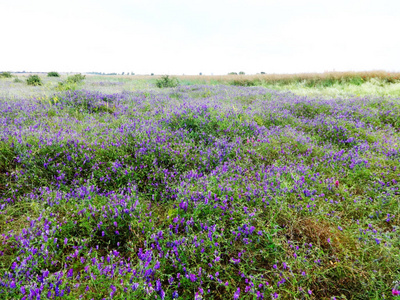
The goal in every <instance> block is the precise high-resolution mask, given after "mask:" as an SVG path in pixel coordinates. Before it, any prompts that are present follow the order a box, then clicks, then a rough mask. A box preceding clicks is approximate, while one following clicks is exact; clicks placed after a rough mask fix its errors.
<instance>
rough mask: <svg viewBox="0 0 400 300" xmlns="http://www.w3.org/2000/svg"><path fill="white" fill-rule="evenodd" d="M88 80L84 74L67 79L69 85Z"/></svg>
mask: <svg viewBox="0 0 400 300" xmlns="http://www.w3.org/2000/svg"><path fill="white" fill-rule="evenodd" d="M85 78H86V76H85V75H82V74H80V73H79V74H75V75H72V76H68V78H67V83H80V82H82V81H83V80H84V79H85Z"/></svg>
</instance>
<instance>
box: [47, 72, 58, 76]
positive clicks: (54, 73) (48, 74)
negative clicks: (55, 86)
mask: <svg viewBox="0 0 400 300" xmlns="http://www.w3.org/2000/svg"><path fill="white" fill-rule="evenodd" d="M47 77H60V74H58V73H57V72H54V71H53V72H49V73H47Z"/></svg>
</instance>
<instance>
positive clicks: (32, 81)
mask: <svg viewBox="0 0 400 300" xmlns="http://www.w3.org/2000/svg"><path fill="white" fill-rule="evenodd" d="M26 83H27V84H28V85H34V86H38V85H43V82H42V79H40V77H39V76H38V75H31V76H29V77H28V79H27V80H26Z"/></svg>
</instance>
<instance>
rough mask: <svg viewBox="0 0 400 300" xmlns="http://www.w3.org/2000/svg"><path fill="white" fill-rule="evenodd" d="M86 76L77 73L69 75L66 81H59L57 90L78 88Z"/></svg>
mask: <svg viewBox="0 0 400 300" xmlns="http://www.w3.org/2000/svg"><path fill="white" fill-rule="evenodd" d="M85 78H86V76H85V75H82V74H75V75H72V76H68V78H67V79H66V80H65V81H62V82H59V83H58V85H57V87H56V90H57V91H75V90H77V89H78V87H79V84H80V83H81V82H82V81H83V80H84V79H85Z"/></svg>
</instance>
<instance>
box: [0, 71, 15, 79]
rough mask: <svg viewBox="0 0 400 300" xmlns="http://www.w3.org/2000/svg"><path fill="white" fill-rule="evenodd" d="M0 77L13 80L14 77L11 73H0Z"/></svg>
mask: <svg viewBox="0 0 400 300" xmlns="http://www.w3.org/2000/svg"><path fill="white" fill-rule="evenodd" d="M0 77H3V78H11V77H12V75H11V72H2V73H0Z"/></svg>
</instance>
